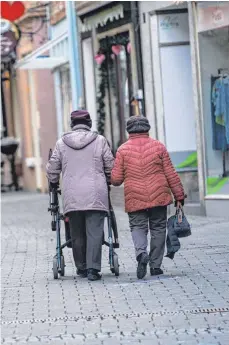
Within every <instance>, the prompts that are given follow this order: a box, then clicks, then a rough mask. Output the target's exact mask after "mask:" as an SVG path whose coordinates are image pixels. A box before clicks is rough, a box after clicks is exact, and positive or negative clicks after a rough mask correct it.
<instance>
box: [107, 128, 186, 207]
mask: <svg viewBox="0 0 229 345" xmlns="http://www.w3.org/2000/svg"><path fill="white" fill-rule="evenodd" d="M123 182H124V193H125V210H126V212H135V211H139V210H143V209H147V208H151V207H156V206H166V205H169V204H171V203H172V202H173V199H172V195H171V192H172V194H173V195H174V198H175V200H183V199H184V198H185V193H184V189H183V186H182V183H181V180H180V177H179V175H178V174H177V172H176V171H175V169H174V167H173V165H172V162H171V160H170V157H169V154H168V151H167V150H166V148H165V146H164V145H163V144H162V143H160V142H159V141H157V140H154V139H152V138H150V137H149V134H148V133H147V134H146V133H140V134H130V136H129V140H128V141H127V142H126V143H125V144H123V145H122V146H120V148H119V149H118V151H117V154H116V159H115V164H114V168H113V170H112V174H111V183H112V184H113V185H114V186H120V185H121V184H122V183H123Z"/></svg>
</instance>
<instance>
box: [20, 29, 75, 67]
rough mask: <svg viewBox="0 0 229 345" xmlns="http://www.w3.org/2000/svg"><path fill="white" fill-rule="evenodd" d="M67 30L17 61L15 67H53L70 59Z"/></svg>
mask: <svg viewBox="0 0 229 345" xmlns="http://www.w3.org/2000/svg"><path fill="white" fill-rule="evenodd" d="M67 43H68V34H67V32H65V33H63V34H61V35H60V36H58V37H57V38H55V39H53V40H50V41H48V42H46V43H45V44H43V45H42V46H41V47H39V48H37V49H36V50H34V51H33V52H32V53H31V54H28V55H27V56H25V57H24V58H23V59H21V60H19V61H17V63H16V64H15V65H14V68H15V69H53V68H56V67H58V66H61V65H63V64H65V63H67V62H68V61H69V59H68V49H66V45H67Z"/></svg>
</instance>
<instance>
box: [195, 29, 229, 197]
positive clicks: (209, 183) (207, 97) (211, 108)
mask: <svg viewBox="0 0 229 345" xmlns="http://www.w3.org/2000/svg"><path fill="white" fill-rule="evenodd" d="M199 50H200V70H201V83H202V96H203V102H202V103H203V116H204V135H205V154H206V167H207V177H206V188H207V194H208V195H209V194H211V195H216V196H217V195H229V58H228V57H229V27H228V26H227V27H224V28H221V29H215V30H209V31H205V32H203V33H199Z"/></svg>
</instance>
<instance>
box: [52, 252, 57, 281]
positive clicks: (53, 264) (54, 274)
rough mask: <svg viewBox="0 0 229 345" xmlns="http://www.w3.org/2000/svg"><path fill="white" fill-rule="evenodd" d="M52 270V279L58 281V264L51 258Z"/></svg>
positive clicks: (55, 259)
mask: <svg viewBox="0 0 229 345" xmlns="http://www.w3.org/2000/svg"><path fill="white" fill-rule="evenodd" d="M52 270H53V278H54V279H58V262H57V258H56V257H54V258H53V262H52Z"/></svg>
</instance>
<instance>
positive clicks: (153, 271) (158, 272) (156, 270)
mask: <svg viewBox="0 0 229 345" xmlns="http://www.w3.org/2000/svg"><path fill="white" fill-rule="evenodd" d="M163 273H164V272H163V271H162V269H161V268H151V269H150V274H151V276H159V275H161V274H163Z"/></svg>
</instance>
